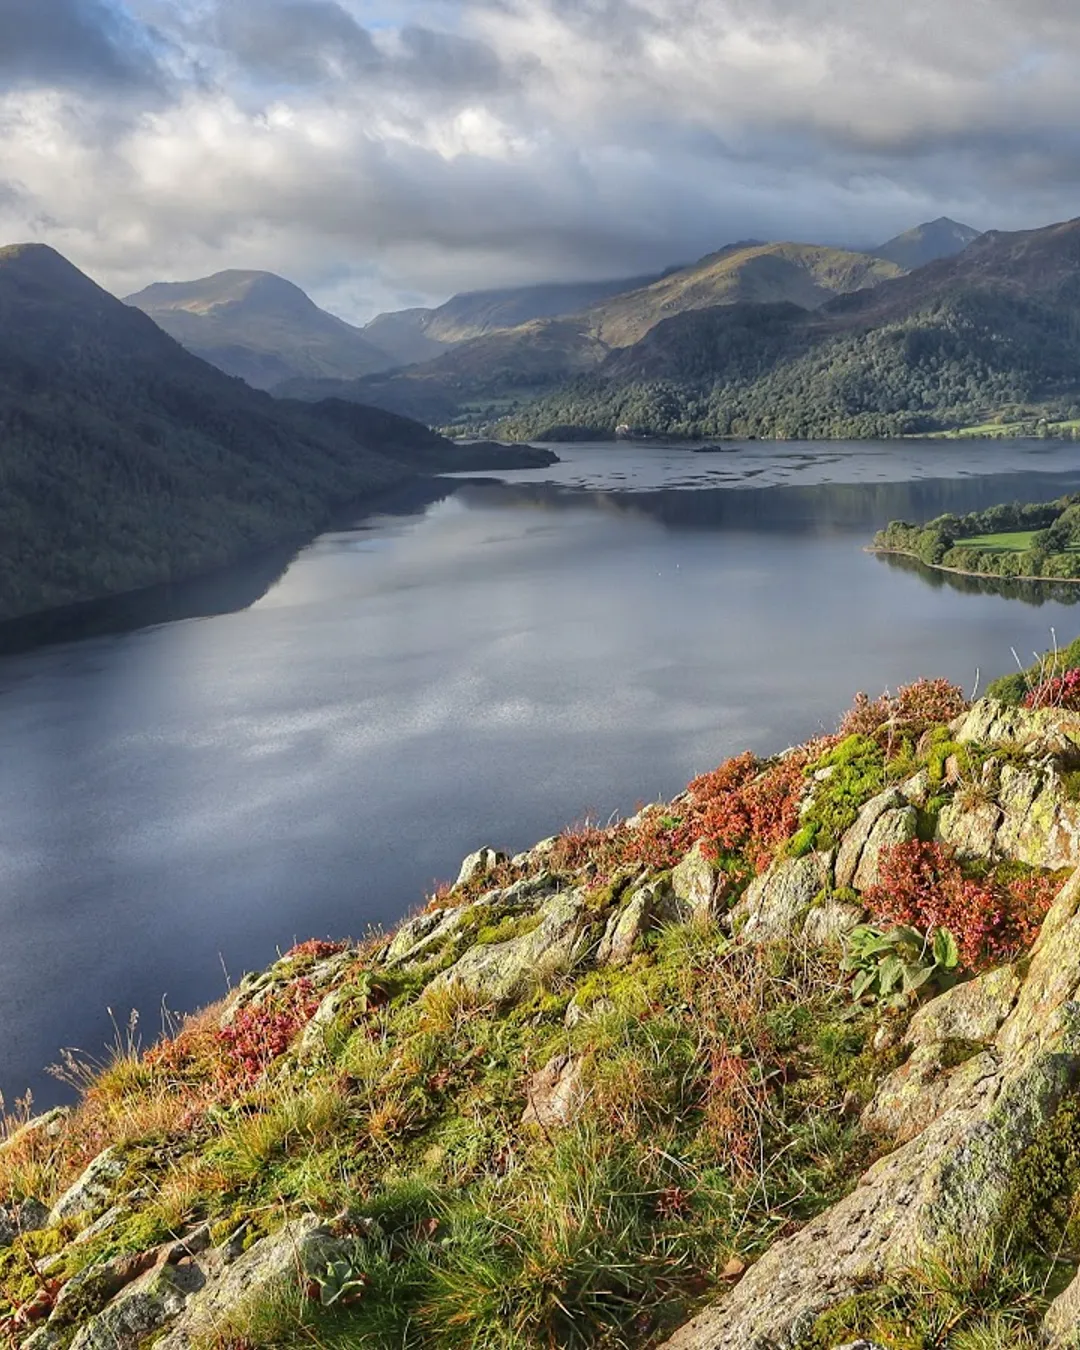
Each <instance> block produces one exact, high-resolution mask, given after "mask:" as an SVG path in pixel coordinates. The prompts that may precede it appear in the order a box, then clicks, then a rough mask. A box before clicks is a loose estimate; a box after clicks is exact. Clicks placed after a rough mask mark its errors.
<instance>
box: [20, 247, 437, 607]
mask: <svg viewBox="0 0 1080 1350" xmlns="http://www.w3.org/2000/svg"><path fill="white" fill-rule="evenodd" d="M440 447H445V449H446V450H447V451H448V452H450V451H451V447H449V445H448V444H447V443H446V442H445V441H442V440H441V438H439V437H437V436H435V435H434V434H433V433H432V432H430V431H429V430H428V429H427V428H426V427H420V426H417V425H416V424H415V423H409V422H406V421H404V420H402V419H398V418H393V417H391V416H390V415H388V414H386V413H384V412H381V411H375V410H371V409H365V408H351V409H349V410H348V415H347V417H343V416H342V415H341V414H340V412H336V411H335V410H334V408H333V407H332V406H331V407H330V408H325V407H324V408H320V407H318V406H311V405H302V404H289V403H286V402H281V401H275V400H274V399H271V398H270V396H269V395H267V394H262V393H259V392H257V391H256V390H253V389H251V388H249V387H248V386H247V385H246V384H244V383H243V382H242V381H240V380H237V379H232V378H230V377H228V376H226V375H223V374H222V373H221V372H220V371H218V370H215V369H214V368H213V367H211V366H209V365H207V364H206V363H205V362H203V361H200V360H198V359H197V358H196V357H194V356H192V355H190V354H189V353H188V352H186V351H185V350H184V349H183V348H182V347H180V346H179V345H178V344H177V343H176V342H174V341H173V340H172V338H170V337H168V336H167V335H166V334H165V333H163V332H162V331H161V330H160V329H159V328H157V327H156V326H155V325H154V323H152V322H151V320H150V319H149V318H147V317H146V316H145V315H144V314H141V313H140V312H139V311H138V310H135V309H132V308H129V307H128V306H126V305H124V304H122V303H121V302H120V301H119V300H116V299H114V298H113V297H112V296H111V295H109V294H108V293H107V292H105V291H103V290H101V289H100V287H98V286H96V285H95V284H94V283H93V282H92V281H90V280H89V278H87V277H85V276H84V275H83V274H82V273H81V272H79V271H77V270H76V269H75V268H74V267H72V266H71V264H70V263H68V262H66V261H65V260H64V259H63V258H62V257H61V256H60V255H59V254H58V253H55V252H54V251H53V250H52V249H49V248H45V247H43V246H40V245H31V246H25V247H16V248H6V249H0V483H2V487H3V491H2V492H0V618H10V617H12V616H15V615H19V614H24V613H30V612H33V611H35V610H40V609H44V608H47V607H50V606H53V605H60V604H65V603H69V602H72V601H76V600H84V599H90V598H93V597H97V596H101V595H105V594H109V593H112V592H116V591H122V590H128V589H132V588H135V587H138V586H144V585H149V584H152V583H156V582H162V581H169V580H173V579H176V578H179V577H183V576H188V575H191V574H194V573H197V572H200V571H204V570H207V569H209V568H212V567H215V566H218V565H220V564H223V563H227V562H230V561H232V560H233V559H235V558H238V557H240V556H242V555H244V554H245V553H247V552H249V551H250V550H252V549H254V548H256V547H259V546H261V545H264V544H267V543H271V542H274V541H277V540H280V539H284V538H287V537H289V536H290V535H291V534H294V533H298V532H304V531H310V530H312V529H314V528H316V527H317V526H318V525H319V524H320V523H321V522H322V521H323V520H324V519H325V518H326V516H327V513H328V512H329V511H330V510H331V509H332V508H333V507H334V506H335V505H339V504H344V503H347V502H351V501H354V500H356V499H357V498H359V497H361V496H363V495H365V494H368V493H371V492H374V491H377V490H379V489H381V488H383V487H386V486H388V485H390V484H392V483H395V482H397V481H400V480H401V479H403V478H406V477H408V476H409V475H410V473H412V472H413V471H414V467H415V468H420V469H422V470H424V471H428V470H429V469H430V468H431V467H432V465H433V463H435V462H437V458H438V450H439V448H440ZM451 463H452V466H453V467H455V468H457V467H461V465H460V456H455V455H454V454H453V453H452V452H451V453H449V454H448V465H449V464H451Z"/></svg>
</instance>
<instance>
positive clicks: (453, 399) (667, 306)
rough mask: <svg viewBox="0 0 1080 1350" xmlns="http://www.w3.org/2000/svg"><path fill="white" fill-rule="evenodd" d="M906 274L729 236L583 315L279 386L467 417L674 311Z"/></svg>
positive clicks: (444, 420) (780, 298)
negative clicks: (384, 366) (377, 367)
mask: <svg viewBox="0 0 1080 1350" xmlns="http://www.w3.org/2000/svg"><path fill="white" fill-rule="evenodd" d="M900 275H901V270H900V268H898V267H897V266H896V265H895V264H894V263H890V262H887V261H885V260H884V259H880V258H871V257H868V256H867V255H866V254H862V253H848V252H844V251H843V250H841V249H831V248H825V247H822V246H819V245H814V244H787V243H785V244H761V243H757V242H754V241H750V242H743V243H739V244H732V245H730V246H729V247H727V248H724V249H721V250H719V251H718V252H716V253H711V254H709V255H708V256H707V257H705V258H702V259H701V260H700V261H699V262H697V263H694V264H692V265H691V266H689V267H681V268H676V269H675V270H673V271H671V272H668V273H665V274H664V275H663V276H661V277H659V278H657V279H656V280H654V281H650V282H649V283H648V284H647V285H645V286H639V287H638V288H637V289H635V290H629V291H625V292H620V293H619V294H617V295H613V296H607V297H604V298H603V299H601V300H598V301H596V302H595V303H593V304H592V305H591V306H590V307H589V308H586V309H584V310H582V311H581V312H580V313H579V314H576V315H570V316H567V317H562V318H549V319H542V318H540V319H536V320H533V321H532V322H531V323H529V324H523V325H520V326H519V327H516V328H509V329H501V330H497V331H494V332H490V333H487V334H485V335H484V336H482V337H479V338H473V339H471V340H470V341H467V342H462V343H460V344H459V345H457V346H455V347H453V348H452V349H450V350H449V351H447V352H445V353H444V354H443V355H442V356H439V357H437V358H436V359H435V360H434V361H429V362H425V363H423V364H420V365H416V366H412V367H410V368H409V369H408V370H401V371H394V372H391V373H390V374H387V375H375V376H370V377H364V378H361V379H358V380H355V381H352V382H350V383H348V384H335V383H333V382H326V381H310V380H295V381H290V382H288V383H286V384H283V385H282V386H280V389H279V391H278V392H281V393H286V394H288V395H290V396H292V397H296V398H324V397H328V396H330V395H337V396H339V397H341V398H355V399H358V400H360V401H363V402H369V403H374V404H376V405H378V406H380V407H386V408H391V409H393V410H394V411H396V412H399V413H402V414H405V415H408V416H411V417H419V418H421V419H423V420H425V421H431V422H436V423H439V424H441V425H450V424H452V423H461V422H463V421H464V422H466V423H467V422H469V421H470V420H475V419H476V418H477V417H480V418H483V417H485V416H491V415H495V414H497V412H498V411H499V410H500V407H501V408H502V409H504V410H505V408H506V406H507V404H508V403H512V404H515V405H516V404H519V403H520V402H522V401H524V400H529V399H532V398H536V397H538V396H540V395H542V394H543V393H545V392H546V391H548V390H550V389H551V388H553V387H556V386H559V385H561V384H564V383H565V382H566V381H567V380H571V379H574V378H575V377H576V376H578V375H581V374H583V373H585V372H587V371H589V370H595V369H598V368H599V367H600V366H601V364H602V362H603V361H604V360H605V358H606V357H608V356H609V354H610V353H611V352H612V351H613V350H615V349H617V348H620V347H629V346H632V345H633V344H634V343H636V342H638V341H640V340H641V339H642V338H643V337H644V336H645V335H646V334H647V333H648V332H649V331H650V330H651V329H653V328H654V327H655V326H656V325H657V324H660V323H662V322H663V321H664V320H665V319H669V318H670V317H671V316H672V315H674V314H679V313H685V312H687V311H695V310H709V309H713V308H715V307H716V306H731V305H741V304H747V303H759V304H760V303H772V304H788V305H797V306H799V307H800V308H804V309H815V308H818V307H819V306H821V305H823V304H825V303H826V302H827V301H828V300H829V299H831V298H833V297H835V296H837V295H841V294H846V293H848V292H851V291H856V290H859V289H862V288H864V287H869V286H874V285H878V284H880V283H881V282H883V281H887V280H889V279H891V278H895V277H898V276H900ZM558 289H559V288H551V290H553V291H554V290H558ZM500 312H506V311H500ZM426 331H428V332H430V329H428V330H426ZM441 331H444V332H445V331H448V330H447V329H443V330H441Z"/></svg>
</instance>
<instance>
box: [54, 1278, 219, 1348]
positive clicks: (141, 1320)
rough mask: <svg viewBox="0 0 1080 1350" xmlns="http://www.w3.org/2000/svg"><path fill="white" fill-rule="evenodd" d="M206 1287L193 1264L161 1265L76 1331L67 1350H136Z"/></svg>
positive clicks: (129, 1286) (204, 1281)
mask: <svg viewBox="0 0 1080 1350" xmlns="http://www.w3.org/2000/svg"><path fill="white" fill-rule="evenodd" d="M205 1286H206V1273H205V1271H204V1270H203V1269H202V1267H201V1266H199V1265H198V1264H197V1263H196V1262H194V1261H187V1262H184V1263H183V1264H182V1265H175V1266H174V1265H170V1264H168V1263H162V1264H160V1265H158V1266H156V1267H155V1268H154V1269H153V1270H150V1271H147V1272H146V1274H145V1275H143V1276H141V1277H140V1278H139V1279H138V1280H136V1281H135V1282H134V1283H133V1284H130V1285H128V1286H127V1288H126V1289H124V1290H123V1291H122V1292H121V1293H119V1294H118V1295H117V1296H116V1297H115V1298H114V1299H113V1300H112V1302H111V1303H109V1304H108V1306H107V1307H105V1308H104V1309H103V1310H102V1311H101V1312H99V1313H98V1314H97V1315H96V1316H95V1317H92V1318H91V1319H90V1320H89V1321H88V1322H86V1323H85V1325H84V1326H82V1327H81V1328H80V1329H79V1332H78V1334H77V1335H76V1337H75V1339H74V1340H73V1341H72V1343H71V1350H137V1347H138V1346H140V1345H142V1344H143V1342H144V1341H145V1340H146V1339H147V1338H148V1337H149V1336H151V1335H153V1334H154V1333H155V1332H156V1331H158V1330H159V1329H160V1328H161V1327H163V1326H165V1325H166V1324H167V1323H169V1322H171V1321H172V1320H173V1319H174V1318H175V1317H177V1316H179V1315H180V1314H181V1313H182V1312H183V1311H184V1309H185V1308H186V1307H187V1303H188V1300H189V1299H190V1298H191V1297H192V1296H193V1295H195V1294H198V1292H199V1291H200V1290H201V1289H203V1288H204V1287H205Z"/></svg>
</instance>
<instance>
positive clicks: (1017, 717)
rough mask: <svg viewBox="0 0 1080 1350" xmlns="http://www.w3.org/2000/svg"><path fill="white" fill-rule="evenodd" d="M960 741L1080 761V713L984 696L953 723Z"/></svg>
mask: <svg viewBox="0 0 1080 1350" xmlns="http://www.w3.org/2000/svg"><path fill="white" fill-rule="evenodd" d="M953 734H954V735H955V737H956V739H957V741H958V742H959V743H960V744H961V745H1007V746H1010V747H1012V748H1014V749H1016V750H1022V751H1023V752H1024V753H1025V754H1026V755H1027V756H1029V757H1030V758H1032V759H1046V758H1054V759H1058V760H1061V761H1062V762H1063V763H1067V764H1072V763H1074V762H1075V763H1078V764H1080V713H1075V712H1068V711H1066V710H1064V709H1062V708H1036V709H1032V708H1018V707H1012V706H1011V705H1009V704H1005V703H999V702H998V700H997V699H992V698H984V699H980V700H979V701H978V702H977V703H974V704H972V706H971V708H970V709H969V710H968V712H966V713H964V714H963V716H961V717H959V718H958V719H957V720H956V722H954V723H953Z"/></svg>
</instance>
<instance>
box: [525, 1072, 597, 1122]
mask: <svg viewBox="0 0 1080 1350" xmlns="http://www.w3.org/2000/svg"><path fill="white" fill-rule="evenodd" d="M584 1079H585V1061H584V1060H583V1059H582V1058H580V1057H575V1056H573V1055H555V1056H554V1057H553V1058H552V1059H550V1060H548V1062H547V1064H545V1065H544V1067H543V1068H542V1069H541V1070H540V1071H539V1072H538V1073H534V1074H533V1076H532V1077H531V1078H530V1079H529V1082H528V1085H527V1088H526V1096H527V1098H528V1103H529V1104H528V1106H526V1108H525V1113H524V1115H523V1116H522V1117H521V1123H522V1124H523V1125H539V1126H540V1128H541V1129H543V1130H554V1129H559V1128H560V1127H563V1126H566V1125H570V1124H572V1123H573V1121H574V1120H575V1119H576V1117H577V1114H578V1112H579V1111H580V1110H581V1107H582V1106H583V1104H584V1102H585V1086H584Z"/></svg>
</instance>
